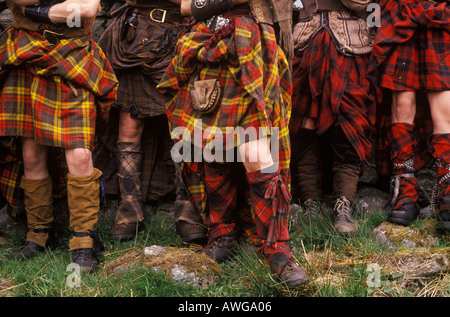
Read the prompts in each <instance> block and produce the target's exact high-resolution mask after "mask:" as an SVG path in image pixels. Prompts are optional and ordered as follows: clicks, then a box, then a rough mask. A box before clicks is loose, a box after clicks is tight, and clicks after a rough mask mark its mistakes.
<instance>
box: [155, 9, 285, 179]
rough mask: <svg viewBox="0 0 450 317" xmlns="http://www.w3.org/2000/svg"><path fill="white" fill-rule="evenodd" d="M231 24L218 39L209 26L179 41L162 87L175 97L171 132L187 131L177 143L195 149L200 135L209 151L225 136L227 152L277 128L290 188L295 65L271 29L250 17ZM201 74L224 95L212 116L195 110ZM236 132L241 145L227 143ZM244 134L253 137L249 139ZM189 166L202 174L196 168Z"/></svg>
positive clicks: (280, 161) (170, 106)
mask: <svg viewBox="0 0 450 317" xmlns="http://www.w3.org/2000/svg"><path fill="white" fill-rule="evenodd" d="M229 20H230V23H229V24H228V25H226V26H224V27H222V28H220V29H219V30H218V31H216V32H215V33H213V32H212V31H211V30H210V29H209V28H208V27H207V26H206V24H205V23H204V22H201V23H198V24H196V25H194V26H193V27H192V29H191V30H190V31H189V33H186V34H185V35H184V36H183V37H182V38H181V39H180V40H179V41H178V45H177V51H176V54H175V58H174V59H173V60H172V62H171V64H170V65H169V67H168V68H167V71H166V74H165V75H164V77H163V79H162V80H161V82H160V84H159V85H158V89H159V90H160V91H162V92H163V93H172V94H173V98H172V99H171V100H170V101H169V102H168V103H167V105H166V106H167V116H168V119H169V123H170V125H171V129H172V130H174V129H175V128H178V127H180V128H183V129H184V130H183V134H182V135H179V136H175V137H177V138H176V139H175V142H177V141H180V140H181V141H183V142H189V143H190V142H192V143H194V142H195V137H191V136H195V135H200V136H203V138H202V141H201V147H202V148H205V147H207V146H208V145H210V144H211V143H213V142H211V141H216V142H217V141H218V140H217V138H216V137H217V135H218V134H220V136H223V138H222V139H221V140H222V141H223V149H224V150H225V149H226V150H231V149H234V148H235V147H237V146H239V145H241V144H243V143H245V142H246V141H247V140H254V139H256V138H258V137H262V136H268V135H270V133H271V131H270V129H269V128H271V127H273V128H277V129H278V140H279V148H278V149H277V150H278V151H277V152H278V153H277V154H278V157H276V158H275V160H276V162H277V163H278V165H279V168H280V170H281V174H282V176H283V180H284V181H285V183H286V184H290V178H289V172H288V169H289V161H290V143H289V130H288V124H289V119H290V112H291V93H292V85H291V77H290V76H291V74H290V71H289V65H288V63H287V60H286V57H285V55H284V53H283V51H282V50H281V48H280V47H279V46H278V45H277V42H276V38H275V32H274V30H273V28H272V27H271V26H269V25H265V24H257V23H256V22H255V21H254V19H253V18H251V17H249V16H240V17H230V18H229ZM249 56H251V57H252V58H247V57H249ZM197 71H198V72H199V79H212V78H218V79H219V82H220V85H221V87H222V89H223V93H222V99H221V104H220V106H219V107H218V108H217V109H216V110H214V111H213V112H211V113H208V114H201V113H199V112H197V111H196V110H195V109H194V108H193V102H192V98H191V95H190V91H189V88H190V85H191V82H190V81H192V78H194V76H196V74H197ZM260 128H262V129H260ZM230 131H233V133H235V135H236V136H237V137H236V138H235V139H234V141H235V142H226V139H227V136H228V135H229V133H230ZM248 131H250V132H248ZM252 131H254V132H255V131H256V133H252ZM241 132H248V134H247V135H246V137H248V139H245V138H244V136H243V135H242V133H241ZM259 132H261V133H259ZM219 140H220V139H219ZM219 142H220V141H219ZM187 164H189V165H190V166H191V168H193V170H198V168H196V167H195V165H196V163H195V162H187Z"/></svg>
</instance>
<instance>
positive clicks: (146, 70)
mask: <svg viewBox="0 0 450 317" xmlns="http://www.w3.org/2000/svg"><path fill="white" fill-rule="evenodd" d="M141 12H142V10H140V9H138V8H134V7H130V6H127V5H125V6H123V7H122V8H120V9H119V10H117V11H116V12H114V14H113V15H114V19H113V21H112V22H111V24H110V25H109V26H108V28H107V29H106V31H105V33H104V34H103V35H102V36H101V37H100V39H99V41H98V43H99V45H100V46H101V48H102V50H103V51H104V52H105V54H106V56H107V57H108V59H109V61H110V62H111V65H112V67H113V69H114V71H115V73H116V75H117V78H118V79H119V82H120V85H119V88H118V93H117V98H116V106H117V107H120V108H121V109H123V110H125V111H128V112H130V113H131V114H132V116H133V117H135V118H145V117H150V116H158V115H161V114H165V113H166V108H165V104H166V102H167V97H165V96H163V95H162V94H161V93H160V92H159V91H158V90H157V89H156V85H157V83H158V82H159V81H160V79H161V77H162V75H163V74H164V71H165V69H166V68H167V66H168V65H169V63H170V61H171V60H172V58H173V55H174V51H175V44H176V42H177V40H178V38H179V35H180V34H181V33H182V32H184V30H185V28H186V25H181V24H175V23H171V22H165V23H157V22H154V21H153V20H152V19H151V18H150V16H148V15H144V14H143V13H141ZM178 14H179V9H178ZM132 15H133V16H134V18H133V20H132V24H133V26H134V27H132V26H130V25H128V24H127V23H126V22H127V21H128V20H129V19H131V17H132ZM168 20H169V19H168ZM169 21H170V20H169Z"/></svg>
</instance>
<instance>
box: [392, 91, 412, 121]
mask: <svg viewBox="0 0 450 317" xmlns="http://www.w3.org/2000/svg"><path fill="white" fill-rule="evenodd" d="M392 98H393V99H392V122H406V123H410V124H412V123H414V118H415V116H416V95H415V92H414V91H403V92H394V93H393V95H392Z"/></svg>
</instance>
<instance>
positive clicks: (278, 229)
mask: <svg viewBox="0 0 450 317" xmlns="http://www.w3.org/2000/svg"><path fill="white" fill-rule="evenodd" d="M271 170H272V169H271V168H268V169H267V170H261V171H256V172H247V178H248V182H249V184H250V196H251V199H252V202H253V205H254V209H255V214H256V215H257V216H255V217H254V219H255V226H256V230H257V232H258V236H259V237H260V239H261V241H262V242H263V244H262V245H261V248H260V249H259V251H258V252H259V253H261V254H262V255H263V256H264V257H265V258H266V260H267V263H268V264H269V267H270V269H271V271H272V273H273V274H274V275H275V276H276V277H277V278H278V279H279V280H280V281H281V282H283V283H285V284H286V286H288V287H296V286H298V285H300V284H302V283H304V282H306V281H307V276H306V272H305V271H304V270H303V269H302V268H301V267H300V266H299V265H298V264H297V263H296V262H295V261H293V258H292V252H291V246H290V242H289V240H290V237H289V232H288V227H287V213H288V210H289V204H290V201H291V196H290V193H289V191H288V189H287V187H286V185H285V183H284V180H283V178H282V177H281V173H280V171H279V170H278V171H276V172H273V173H272V172H267V171H271ZM274 202H276V204H274Z"/></svg>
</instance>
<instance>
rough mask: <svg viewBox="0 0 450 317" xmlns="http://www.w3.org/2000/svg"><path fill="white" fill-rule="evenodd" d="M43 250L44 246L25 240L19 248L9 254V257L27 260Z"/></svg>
mask: <svg viewBox="0 0 450 317" xmlns="http://www.w3.org/2000/svg"><path fill="white" fill-rule="evenodd" d="M44 250H45V248H44V247H42V246H40V245H38V244H36V243H34V242H31V241H25V243H24V245H23V246H21V247H20V249H19V250H17V251H15V252H13V253H12V254H11V257H12V258H13V259H15V260H28V259H31V258H33V257H35V256H36V255H37V254H38V253H40V252H43V251H44Z"/></svg>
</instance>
